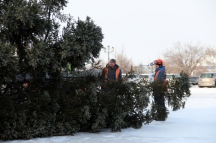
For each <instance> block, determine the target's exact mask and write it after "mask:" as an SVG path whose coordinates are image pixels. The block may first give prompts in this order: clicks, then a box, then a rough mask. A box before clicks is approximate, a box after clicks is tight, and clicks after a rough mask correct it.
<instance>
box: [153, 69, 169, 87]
mask: <svg viewBox="0 0 216 143" xmlns="http://www.w3.org/2000/svg"><path fill="white" fill-rule="evenodd" d="M159 73H160V70H159V71H157V72H156V74H155V76H154V81H157V78H158V74H159ZM167 84H168V83H167V80H166V78H165V79H164V81H163V83H162V85H163V86H166V85H167Z"/></svg>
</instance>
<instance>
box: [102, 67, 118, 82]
mask: <svg viewBox="0 0 216 143" xmlns="http://www.w3.org/2000/svg"><path fill="white" fill-rule="evenodd" d="M120 72H121V69H120V68H117V69H116V80H118V76H119V73H120ZM108 74H109V69H108V68H107V67H105V81H107V79H108Z"/></svg>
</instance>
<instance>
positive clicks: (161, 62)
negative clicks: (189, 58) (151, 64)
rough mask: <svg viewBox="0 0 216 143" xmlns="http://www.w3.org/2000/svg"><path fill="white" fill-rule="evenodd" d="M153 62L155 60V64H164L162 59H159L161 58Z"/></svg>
mask: <svg viewBox="0 0 216 143" xmlns="http://www.w3.org/2000/svg"><path fill="white" fill-rule="evenodd" d="M155 62H156V65H163V64H164V63H163V60H161V59H157V60H156V61H155Z"/></svg>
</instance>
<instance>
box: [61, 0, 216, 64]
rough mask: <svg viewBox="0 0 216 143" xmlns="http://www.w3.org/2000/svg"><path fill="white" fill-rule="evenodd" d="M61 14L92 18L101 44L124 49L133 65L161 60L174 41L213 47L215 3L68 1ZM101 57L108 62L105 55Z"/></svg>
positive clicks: (190, 0) (213, 0)
mask: <svg viewBox="0 0 216 143" xmlns="http://www.w3.org/2000/svg"><path fill="white" fill-rule="evenodd" d="M64 13H65V14H69V13H70V14H71V15H72V16H73V17H74V19H75V20H77V19H78V17H79V18H80V19H82V20H85V18H86V16H89V17H91V18H92V19H93V20H94V21H95V23H96V24H97V25H98V26H100V27H101V28H102V32H103V34H104V40H103V45H104V46H105V47H107V46H108V45H110V46H113V47H114V48H115V52H120V51H121V49H122V48H124V49H125V52H126V54H127V56H128V57H129V58H131V59H132V61H133V63H135V64H140V63H143V64H148V63H150V62H152V61H154V60H155V59H157V58H163V57H162V54H163V53H164V52H165V51H166V50H167V49H170V48H172V47H174V45H175V43H177V42H181V43H192V44H197V43H200V45H205V46H213V47H216V0H69V4H68V6H67V8H65V10H64ZM114 55H115V54H114V52H113V53H112V54H111V58H112V57H114ZM100 58H101V59H103V60H105V61H107V54H105V53H104V51H101V55H100Z"/></svg>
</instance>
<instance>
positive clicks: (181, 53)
mask: <svg viewBox="0 0 216 143" xmlns="http://www.w3.org/2000/svg"><path fill="white" fill-rule="evenodd" d="M212 54H213V53H212V48H207V47H204V46H200V45H199V44H197V45H192V44H184V45H182V44H181V43H177V44H176V45H175V47H174V48H172V49H170V50H168V51H167V52H165V53H164V57H165V65H166V68H167V72H170V73H180V72H181V71H184V72H185V73H187V74H188V75H191V74H192V73H193V71H195V70H196V72H199V70H202V71H204V70H205V69H203V67H202V66H203V64H205V65H206V63H208V57H210V56H211V55H212Z"/></svg>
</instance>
